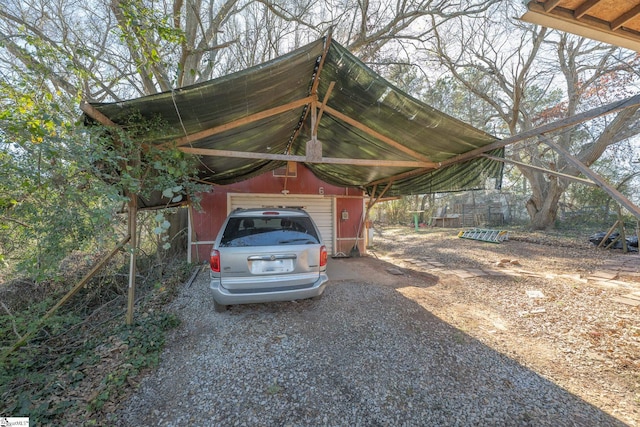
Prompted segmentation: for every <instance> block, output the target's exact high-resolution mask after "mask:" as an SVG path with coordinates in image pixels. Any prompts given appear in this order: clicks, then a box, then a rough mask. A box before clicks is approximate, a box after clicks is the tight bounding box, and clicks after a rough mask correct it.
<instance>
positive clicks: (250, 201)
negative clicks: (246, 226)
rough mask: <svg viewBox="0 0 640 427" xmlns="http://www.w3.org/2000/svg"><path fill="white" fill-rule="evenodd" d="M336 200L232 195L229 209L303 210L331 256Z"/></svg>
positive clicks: (266, 195)
mask: <svg viewBox="0 0 640 427" xmlns="http://www.w3.org/2000/svg"><path fill="white" fill-rule="evenodd" d="M334 200H335V199H334V198H332V197H322V196H316V197H314V196H299V195H291V196H282V195H280V194H256V193H254V194H239V193H230V194H228V199H227V209H228V212H227V213H229V212H231V211H232V210H234V209H237V208H244V209H249V208H267V207H283V208H302V209H304V210H305V211H307V212H308V213H309V215H310V216H311V218H313V220H314V221H315V223H316V225H317V226H318V228H319V229H320V234H322V240H324V244H325V246H326V247H327V251H328V252H329V254H333V234H334V233H333V210H334V207H333V206H334V204H333V201H334Z"/></svg>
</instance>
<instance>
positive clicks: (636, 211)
mask: <svg viewBox="0 0 640 427" xmlns="http://www.w3.org/2000/svg"><path fill="white" fill-rule="evenodd" d="M544 143H545V144H547V145H548V146H549V147H551V148H552V149H553V150H554V151H556V152H557V153H558V154H560V155H561V156H562V157H564V159H565V160H566V161H567V162H568V163H570V164H572V165H573V166H574V167H575V168H576V169H578V170H579V171H580V172H582V173H583V174H584V175H585V176H588V177H589V178H591V180H592V181H593V182H595V183H596V185H597V186H598V187H600V188H602V189H603V190H604V191H606V192H607V193H608V194H609V195H610V196H611V198H613V200H615V201H616V202H618V203H620V204H621V205H622V206H624V207H625V208H626V209H627V210H628V211H629V212H631V213H632V214H633V216H635V217H636V218H638V219H640V208H638V207H637V206H636V205H634V204H633V203H632V202H631V200H629V199H627V198H626V197H625V196H624V194H622V193H621V192H619V191H618V190H617V189H615V188H614V187H612V186H611V185H609V184H608V183H607V182H606V181H605V180H604V179H602V177H601V176H600V175H598V174H597V173H595V172H594V171H592V170H591V169H589V167H588V166H586V165H585V164H584V163H582V162H581V161H580V160H578V159H576V158H575V157H573V156H572V155H571V154H570V153H569V152H568V151H567V150H565V149H564V148H563V147H561V146H559V145H558V144H556V143H555V142H553V141H551V140H550V139H549V138H545V139H544Z"/></svg>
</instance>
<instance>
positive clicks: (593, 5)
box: [522, 0, 640, 52]
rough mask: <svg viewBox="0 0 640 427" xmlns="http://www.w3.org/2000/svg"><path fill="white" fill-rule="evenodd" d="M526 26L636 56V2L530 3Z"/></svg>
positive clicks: (639, 46)
mask: <svg viewBox="0 0 640 427" xmlns="http://www.w3.org/2000/svg"><path fill="white" fill-rule="evenodd" d="M527 9H528V11H527V12H526V13H525V14H524V15H523V16H522V19H523V20H524V21H526V22H531V23H533V24H538V25H542V26H544V27H549V28H555V29H559V30H562V31H566V32H569V33H573V34H577V35H579V36H582V37H588V38H591V39H594V40H598V41H602V42H605V43H610V44H612V45H615V46H621V47H625V48H627V49H631V50H635V51H638V52H640V0H530V1H529V2H528V3H527Z"/></svg>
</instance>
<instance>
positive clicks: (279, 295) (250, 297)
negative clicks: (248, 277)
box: [209, 271, 329, 305]
mask: <svg viewBox="0 0 640 427" xmlns="http://www.w3.org/2000/svg"><path fill="white" fill-rule="evenodd" d="M328 280H329V277H328V276H327V273H326V272H324V271H322V272H320V275H319V276H318V280H316V281H315V282H313V283H310V284H309V285H307V286H304V287H300V286H297V287H295V288H293V289H292V288H284V289H279V290H278V289H269V290H265V291H260V290H258V289H255V288H254V289H253V290H251V291H246V290H245V291H242V292H231V291H229V290H228V289H226V288H224V287H223V286H221V284H220V278H216V277H212V278H211V282H210V285H209V287H210V288H211V290H212V291H213V299H215V300H216V302H217V303H218V304H222V305H233V304H255V303H262V302H274V301H293V300H297V299H306V298H313V297H317V296H320V295H322V293H323V292H324V288H325V287H326V286H327V281H328Z"/></svg>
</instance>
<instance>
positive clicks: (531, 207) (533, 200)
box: [526, 179, 565, 230]
mask: <svg viewBox="0 0 640 427" xmlns="http://www.w3.org/2000/svg"><path fill="white" fill-rule="evenodd" d="M546 184H547V185H545V188H544V189H540V190H539V191H534V192H533V195H532V196H531V197H530V198H529V200H527V205H526V206H527V212H528V213H529V218H531V228H532V229H533V230H548V229H550V228H553V227H554V226H555V221H556V218H557V215H558V201H559V200H560V198H561V197H562V194H563V193H564V190H565V186H564V185H561V184H559V183H558V180H557V179H552V180H551V181H548V182H546ZM536 194H537V195H538V196H536Z"/></svg>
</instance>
